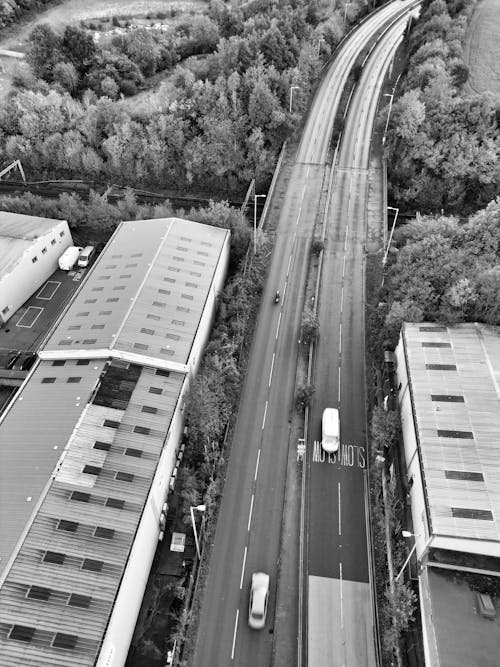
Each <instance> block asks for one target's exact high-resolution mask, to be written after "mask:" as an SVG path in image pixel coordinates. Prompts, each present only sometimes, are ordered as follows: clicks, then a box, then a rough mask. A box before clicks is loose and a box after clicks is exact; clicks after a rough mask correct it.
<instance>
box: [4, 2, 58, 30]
mask: <svg viewBox="0 0 500 667" xmlns="http://www.w3.org/2000/svg"><path fill="white" fill-rule="evenodd" d="M51 4H54V0H4V2H2V3H0V30H2V28H6V27H7V26H9V25H12V24H13V23H18V22H19V20H20V19H21V18H22V17H23V16H24V15H25V14H27V13H28V12H31V11H34V10H37V9H43V8H44V7H46V6H47V5H51Z"/></svg>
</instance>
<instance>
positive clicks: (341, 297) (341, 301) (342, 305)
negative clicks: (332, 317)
mask: <svg viewBox="0 0 500 667" xmlns="http://www.w3.org/2000/svg"><path fill="white" fill-rule="evenodd" d="M343 309H344V287H343V286H342V291H341V292H340V314H341V315H342V311H343Z"/></svg>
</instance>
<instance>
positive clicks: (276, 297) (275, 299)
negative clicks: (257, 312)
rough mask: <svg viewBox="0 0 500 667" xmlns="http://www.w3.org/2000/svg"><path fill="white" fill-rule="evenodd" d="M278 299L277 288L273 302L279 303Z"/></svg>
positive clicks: (278, 292)
mask: <svg viewBox="0 0 500 667" xmlns="http://www.w3.org/2000/svg"><path fill="white" fill-rule="evenodd" d="M279 300H280V291H279V290H277V292H276V294H275V295H274V303H279Z"/></svg>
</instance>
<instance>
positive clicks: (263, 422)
mask: <svg viewBox="0 0 500 667" xmlns="http://www.w3.org/2000/svg"><path fill="white" fill-rule="evenodd" d="M266 416H267V401H266V405H265V407H264V418H263V419H262V430H264V426H265V425H266Z"/></svg>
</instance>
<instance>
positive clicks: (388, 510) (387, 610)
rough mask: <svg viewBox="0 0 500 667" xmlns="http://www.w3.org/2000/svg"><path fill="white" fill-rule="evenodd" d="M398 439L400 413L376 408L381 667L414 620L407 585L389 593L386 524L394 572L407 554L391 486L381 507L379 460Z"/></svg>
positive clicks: (373, 467) (374, 491) (373, 466)
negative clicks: (399, 527) (400, 534)
mask: <svg viewBox="0 0 500 667" xmlns="http://www.w3.org/2000/svg"><path fill="white" fill-rule="evenodd" d="M399 437H400V421H399V414H398V413H397V412H395V411H390V412H385V411H384V410H383V409H382V408H380V407H377V408H375V409H374V411H373V414H372V418H371V423H370V441H371V451H370V456H371V461H370V487H371V488H370V494H371V512H372V519H373V523H372V541H373V550H374V556H375V571H376V593H377V606H378V613H379V631H380V635H381V640H382V664H384V665H391V664H393V659H394V652H395V651H396V650H397V648H398V647H399V643H400V641H401V638H402V635H403V633H404V632H406V631H407V630H408V628H409V627H410V624H411V622H412V621H413V620H414V617H415V611H416V602H417V599H416V596H415V594H414V592H413V591H412V589H411V587H410V585H409V584H408V583H405V582H404V581H403V580H399V581H394V587H393V589H392V590H391V587H390V586H389V584H388V580H389V572H388V562H387V552H388V549H387V541H386V534H387V533H386V523H387V524H388V531H389V534H390V537H391V542H392V545H391V546H392V555H393V568H394V569H395V570H396V572H397V571H398V569H399V568H400V567H401V566H402V564H403V563H404V560H405V558H406V551H405V545H404V540H403V539H402V538H397V537H396V535H395V529H396V525H397V521H398V518H399V517H398V516H397V514H396V505H397V503H396V497H395V493H394V488H393V487H392V486H391V485H389V486H388V488H387V497H386V505H385V506H384V502H383V494H382V474H383V466H384V465H385V463H384V461H383V459H382V458H381V457H384V456H387V454H388V452H389V451H390V450H391V448H393V447H397V446H398V439H399ZM377 457H379V459H377Z"/></svg>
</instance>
